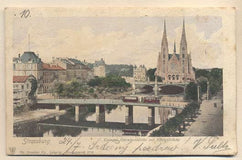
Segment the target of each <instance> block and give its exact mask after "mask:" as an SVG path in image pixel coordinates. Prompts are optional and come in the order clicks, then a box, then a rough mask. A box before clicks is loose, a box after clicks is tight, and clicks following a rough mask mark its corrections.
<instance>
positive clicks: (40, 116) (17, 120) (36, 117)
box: [13, 109, 66, 125]
mask: <svg viewBox="0 0 242 160" xmlns="http://www.w3.org/2000/svg"><path fill="white" fill-rule="evenodd" d="M65 113H66V110H60V111H57V110H54V109H38V110H34V111H27V112H24V113H21V114H18V115H15V116H14V117H13V122H14V125H18V124H21V123H27V122H32V121H40V120H45V119H48V118H51V117H54V116H61V115H63V114H65Z"/></svg>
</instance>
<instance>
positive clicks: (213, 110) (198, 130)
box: [185, 92, 223, 136]
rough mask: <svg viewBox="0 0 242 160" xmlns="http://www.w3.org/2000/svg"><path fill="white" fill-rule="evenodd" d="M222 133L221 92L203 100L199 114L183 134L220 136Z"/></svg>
mask: <svg viewBox="0 0 242 160" xmlns="http://www.w3.org/2000/svg"><path fill="white" fill-rule="evenodd" d="M222 135H223V104H222V92H218V94H217V95H216V96H215V97H213V98H212V99H210V100H203V101H202V104H201V107H200V115H199V116H198V117H197V118H196V119H195V122H193V123H192V124H191V126H190V127H189V128H187V131H185V136H222Z"/></svg>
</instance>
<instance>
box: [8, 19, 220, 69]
mask: <svg viewBox="0 0 242 160" xmlns="http://www.w3.org/2000/svg"><path fill="white" fill-rule="evenodd" d="M183 18H184V19H185V27H186V37H187V42H188V50H189V52H191V56H192V63H193V66H194V67H197V68H213V67H220V68H222V67H223V55H224V53H223V49H222V46H223V43H224V42H223V40H222V39H223V38H221V37H222V36H223V30H224V28H223V26H222V18H221V17H219V16H193V17H182V16H181V17H180V16H179V17H149V16H142V17H64V18H63V17H62V18H60V17H47V18H46V17H45V18H40V17H38V18H34V17H33V18H31V20H30V19H26V20H19V19H14V25H13V52H15V53H16V54H14V55H16V56H17V55H18V54H22V53H23V52H24V51H27V50H31V51H34V52H35V53H36V54H39V56H40V58H41V59H42V60H43V61H44V62H50V61H51V59H52V57H72V58H78V59H80V60H86V61H88V62H94V61H95V60H99V59H101V58H103V59H104V60H105V62H106V63H107V64H133V65H141V64H144V65H145V66H146V67H147V68H154V67H156V65H157V59H158V53H159V51H160V46H161V38H162V34H163V27H164V19H165V20H166V27H167V38H168V44H169V52H170V53H172V52H173V46H174V41H175V42H176V48H177V52H178V53H179V50H180V49H179V44H180V40H181V30H182V22H183ZM28 35H30V36H29V37H30V38H29V40H28ZM28 41H29V44H30V45H28Z"/></svg>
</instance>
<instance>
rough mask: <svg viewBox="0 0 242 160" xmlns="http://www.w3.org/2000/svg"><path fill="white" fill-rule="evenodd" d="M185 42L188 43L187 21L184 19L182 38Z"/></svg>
mask: <svg viewBox="0 0 242 160" xmlns="http://www.w3.org/2000/svg"><path fill="white" fill-rule="evenodd" d="M182 40H184V41H185V42H187V40H186V30H185V19H184V18H183V26H182V38H181V41H182Z"/></svg>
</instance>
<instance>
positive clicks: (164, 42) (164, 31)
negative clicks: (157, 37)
mask: <svg viewBox="0 0 242 160" xmlns="http://www.w3.org/2000/svg"><path fill="white" fill-rule="evenodd" d="M161 43H162V44H163V45H167V46H168V42H167V35H166V20H165V19H164V30H163V37H162V42H161Z"/></svg>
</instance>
